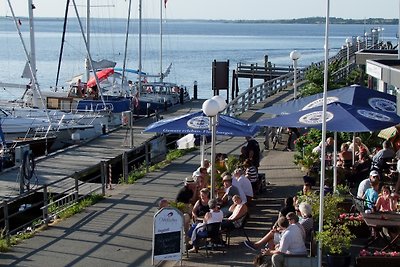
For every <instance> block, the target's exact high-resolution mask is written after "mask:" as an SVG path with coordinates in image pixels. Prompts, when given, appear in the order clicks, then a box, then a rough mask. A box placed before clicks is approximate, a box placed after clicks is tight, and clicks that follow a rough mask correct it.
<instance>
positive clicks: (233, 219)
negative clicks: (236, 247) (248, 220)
mask: <svg viewBox="0 0 400 267" xmlns="http://www.w3.org/2000/svg"><path fill="white" fill-rule="evenodd" d="M232 199H233V204H232V205H231V206H230V207H229V211H230V212H231V213H232V214H231V216H229V217H228V219H226V220H223V221H222V223H221V229H222V230H233V229H235V228H239V227H241V226H242V224H243V221H244V218H245V217H246V215H247V212H248V209H247V205H245V204H244V203H243V202H242V199H241V198H240V196H239V195H234V196H233V198H232Z"/></svg>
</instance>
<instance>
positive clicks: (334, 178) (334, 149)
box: [333, 132, 338, 192]
mask: <svg viewBox="0 0 400 267" xmlns="http://www.w3.org/2000/svg"><path fill="white" fill-rule="evenodd" d="M333 139H334V143H333V192H336V189H337V154H338V152H337V132H334V133H333Z"/></svg>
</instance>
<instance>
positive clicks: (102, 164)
mask: <svg viewBox="0 0 400 267" xmlns="http://www.w3.org/2000/svg"><path fill="white" fill-rule="evenodd" d="M105 169H106V162H105V161H101V162H100V179H101V194H102V195H103V196H104V195H105V194H106V177H105V176H106V170H105Z"/></svg>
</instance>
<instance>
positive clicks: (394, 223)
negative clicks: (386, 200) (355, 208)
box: [362, 212, 400, 251]
mask: <svg viewBox="0 0 400 267" xmlns="http://www.w3.org/2000/svg"><path fill="white" fill-rule="evenodd" d="M362 216H363V219H364V221H365V223H366V224H367V225H368V226H369V227H372V228H374V229H375V231H376V236H375V238H374V239H372V240H371V241H369V242H368V244H367V245H366V246H365V248H368V247H369V246H370V245H371V244H372V243H374V242H375V241H376V240H378V239H379V238H380V239H382V240H384V242H385V243H386V246H385V247H384V248H383V249H382V251H385V250H387V249H388V248H392V249H394V250H397V249H399V246H397V245H396V242H397V240H399V238H400V232H398V233H397V234H396V236H394V237H393V238H392V237H390V236H386V235H385V234H384V233H383V228H384V227H385V228H396V227H397V228H400V213H397V212H374V213H365V212H363V213H362Z"/></svg>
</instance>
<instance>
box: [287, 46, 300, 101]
mask: <svg viewBox="0 0 400 267" xmlns="http://www.w3.org/2000/svg"><path fill="white" fill-rule="evenodd" d="M300 56H301V54H300V53H299V52H297V50H293V51H292V52H290V58H291V59H292V60H293V98H294V99H296V98H297V60H298V59H299V58H300Z"/></svg>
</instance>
